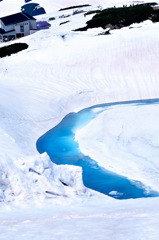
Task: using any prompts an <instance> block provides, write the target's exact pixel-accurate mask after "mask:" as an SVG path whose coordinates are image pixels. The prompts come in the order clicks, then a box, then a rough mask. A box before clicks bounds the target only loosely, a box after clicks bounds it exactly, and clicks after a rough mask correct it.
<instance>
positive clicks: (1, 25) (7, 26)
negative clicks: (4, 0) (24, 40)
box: [0, 12, 37, 41]
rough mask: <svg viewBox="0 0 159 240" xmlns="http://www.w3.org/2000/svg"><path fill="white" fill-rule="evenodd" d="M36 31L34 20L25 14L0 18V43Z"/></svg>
mask: <svg viewBox="0 0 159 240" xmlns="http://www.w3.org/2000/svg"><path fill="white" fill-rule="evenodd" d="M36 30H37V27H36V19H35V18H33V17H32V16H30V15H29V14H27V13H22V12H20V13H16V14H13V15H9V16H6V17H2V18H0V40H1V41H9V40H12V39H15V38H20V37H24V36H27V35H30V34H31V33H33V32H34V31H36Z"/></svg>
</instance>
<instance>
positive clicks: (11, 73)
mask: <svg viewBox="0 0 159 240" xmlns="http://www.w3.org/2000/svg"><path fill="white" fill-rule="evenodd" d="M38 3H39V4H40V5H41V7H44V8H45V10H46V12H47V14H46V15H41V16H38V17H37V18H38V20H48V19H49V18H50V17H55V18H56V19H55V21H51V22H50V23H51V28H50V29H49V30H44V31H39V32H37V33H35V34H33V35H30V36H28V37H25V38H22V39H20V40H16V41H14V42H26V43H27V44H28V45H29V48H28V49H27V50H24V51H22V52H19V53H18V54H15V55H12V56H9V57H6V58H3V59H0V136H1V138H0V201H1V209H0V212H1V214H0V220H1V221H0V239H8V240H10V239H13V235H14V237H15V238H16V239H17V240H18V239H20V240H22V239H26V240H30V239H33V238H34V239H37V238H38V239H63V240H66V239H90V238H91V239H102V240H105V239H113V240H115V239H119V240H120V239H124V240H125V239H137V240H140V239H146V240H147V239H148V240H149V239H150V240H153V239H154V240H157V239H158V237H159V232H158V209H159V206H158V199H157V198H156V199H155V198H154V199H140V200H126V201H117V200H114V199H112V198H108V197H107V196H104V195H102V194H98V193H96V192H93V191H90V190H88V189H86V188H85V187H84V186H83V183H82V179H81V172H82V170H81V168H77V167H72V166H56V165H55V164H53V163H51V161H50V159H49V158H48V156H47V155H46V154H44V155H40V154H38V152H37V150H36V141H37V139H38V138H39V137H40V136H41V135H42V134H44V133H45V132H46V131H48V130H49V129H51V128H53V127H54V126H55V125H57V124H58V123H59V122H60V120H61V119H62V118H63V117H64V116H65V115H67V114H68V113H70V112H77V111H79V110H81V109H83V108H86V107H90V106H92V105H96V104H101V103H107V102H117V101H118V102H119V101H124V100H125V101H127V100H134V99H135V100H136V99H137V100H140V99H150V98H158V97H159V94H158V93H159V83H158V65H159V60H158V56H159V44H158V30H159V23H155V24H153V23H152V22H151V21H150V20H148V21H145V22H143V23H140V24H133V25H132V26H131V29H129V28H128V27H127V28H123V29H120V30H114V31H110V33H111V34H110V35H109V36H104V35H99V34H100V33H103V29H101V28H98V29H91V30H88V31H87V32H74V31H72V30H74V29H76V28H79V27H83V26H85V23H86V21H87V20H89V19H90V18H91V17H92V16H90V15H88V16H87V17H84V13H82V14H78V15H72V13H73V10H68V11H63V12H58V11H57V10H58V9H59V8H63V7H68V6H72V5H81V4H91V5H92V6H91V7H87V8H85V9H84V10H86V11H87V10H91V9H94V8H95V9H97V6H98V5H102V6H103V7H105V6H108V7H109V6H114V5H116V6H117V5H123V3H124V4H128V5H129V4H130V3H132V2H129V1H124V2H123V1H105V0H100V1H96V0H89V1H87V2H85V1H84V0H83V1H81V0H80V1H78V0H76V1H75V0H74V1H73V0H68V1H63V0H59V1H55V2H53V1H51V0H45V1H44V0H43V1H42V0H38ZM23 4H24V1H22V0H17V1H11V0H3V1H2V2H0V17H3V16H6V15H9V14H12V13H16V12H19V11H20V8H21V6H22V5H23ZM63 14H65V15H70V16H67V18H66V19H63V18H59V17H60V16H61V15H63ZM66 20H68V21H69V22H68V23H66V24H62V25H60V23H62V22H64V21H66ZM8 44H10V43H9V42H8V43H1V46H4V45H8ZM126 112H127V114H126ZM137 117H138V118H137ZM157 118H158V108H157V107H156V106H153V107H150V106H142V108H137V107H136V106H134V107H133V108H132V107H129V106H127V107H124V108H122V107H121V106H120V107H117V108H115V107H113V108H112V109H108V111H104V112H103V113H101V114H99V116H98V117H97V118H96V119H95V120H93V121H92V122H90V123H89V125H88V126H86V127H85V128H83V129H81V130H80V131H79V132H78V133H77V138H78V141H79V144H80V148H81V150H82V151H83V152H84V153H87V154H89V155H90V156H91V157H93V158H94V159H95V160H96V161H98V163H99V164H101V165H103V166H105V167H107V168H110V169H111V170H112V169H113V171H116V172H118V173H122V174H123V175H125V176H127V177H128V178H131V177H132V176H133V178H136V179H139V180H141V181H143V182H144V183H148V185H151V186H154V188H155V189H157V190H158V186H157V184H158V160H157V154H158V129H157V127H156V128H155V126H157V123H158V120H157ZM137 119H138V120H137ZM143 122H144V124H143ZM151 122H153V124H151ZM95 135H96V136H95ZM86 136H88V137H87V138H86ZM117 139H119V140H120V141H117ZM150 141H151V142H150ZM110 142H111V143H112V144H111V145H110ZM84 144H85V146H84ZM88 144H89V146H88ZM116 144H117V147H116ZM153 150H154V151H153ZM152 151H153V154H151V152H152ZM118 156H119V157H118ZM105 157H107V162H106V161H105ZM122 157H123V158H124V159H125V158H126V159H127V161H126V162H125V164H124V163H123V161H122V159H123V158H122ZM112 160H113V164H112ZM62 182H63V183H64V184H63V183H62ZM28 202H29V203H30V204H29V205H30V207H26V206H25V204H26V205H27V204H28ZM70 202H71V203H70ZM48 203H49V204H51V205H49V204H48ZM13 204H14V205H17V207H13V206H12V205H13ZM69 204H70V205H69ZM37 205H40V206H39V208H38V207H37ZM48 205H49V206H48ZM62 205H65V206H62ZM24 206H25V208H23V207H24ZM44 206H48V209H46V208H45V207H44ZM18 208H20V209H21V210H20V209H18ZM91 232H92V235H91ZM54 234H55V235H54Z"/></svg>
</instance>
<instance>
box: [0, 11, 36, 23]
mask: <svg viewBox="0 0 159 240" xmlns="http://www.w3.org/2000/svg"><path fill="white" fill-rule="evenodd" d="M0 19H1V21H2V22H3V23H4V24H5V25H6V26H7V25H10V24H15V23H19V22H24V21H27V20H35V18H33V17H32V16H30V15H29V14H28V13H21V12H20V13H16V14H12V15H10V16H6V17H2V18H0Z"/></svg>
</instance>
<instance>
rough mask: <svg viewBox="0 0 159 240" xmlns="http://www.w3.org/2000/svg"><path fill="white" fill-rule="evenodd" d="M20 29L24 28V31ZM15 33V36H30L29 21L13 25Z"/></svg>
mask: <svg viewBox="0 0 159 240" xmlns="http://www.w3.org/2000/svg"><path fill="white" fill-rule="evenodd" d="M22 28H24V31H23V30H22ZM15 31H16V34H23V33H24V36H27V35H29V34H30V26H29V20H28V21H25V22H21V23H17V24H15Z"/></svg>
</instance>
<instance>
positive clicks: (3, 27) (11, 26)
mask: <svg viewBox="0 0 159 240" xmlns="http://www.w3.org/2000/svg"><path fill="white" fill-rule="evenodd" d="M0 25H1V28H2V29H4V30H5V31H6V32H8V31H11V30H14V24H12V25H8V26H6V25H4V23H3V22H2V21H1V20H0Z"/></svg>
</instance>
